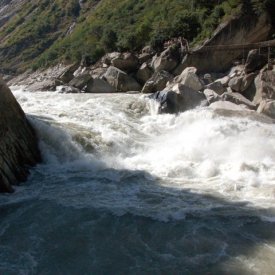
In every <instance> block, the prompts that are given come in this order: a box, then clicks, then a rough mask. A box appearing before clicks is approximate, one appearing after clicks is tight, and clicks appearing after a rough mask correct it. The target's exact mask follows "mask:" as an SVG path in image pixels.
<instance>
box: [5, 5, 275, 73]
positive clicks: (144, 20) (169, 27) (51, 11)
mask: <svg viewBox="0 0 275 275" xmlns="http://www.w3.org/2000/svg"><path fill="white" fill-rule="evenodd" d="M13 2H14V3H17V7H19V8H18V12H17V13H16V15H13V16H10V17H9V18H8V19H5V20H6V21H5V20H4V21H3V23H2V26H1V24H0V41H1V45H0V60H1V61H0V62H1V63H0V68H1V69H4V70H10V71H16V70H18V69H19V71H22V70H25V69H27V68H30V67H32V68H34V69H37V68H39V67H47V66H49V65H52V64H56V63H57V62H59V61H68V62H75V61H79V60H80V59H81V58H82V57H83V56H86V57H88V58H89V59H90V60H91V62H95V61H96V60H97V59H98V58H99V57H101V56H102V55H103V54H104V52H109V51H113V50H139V49H141V48H142V47H143V46H144V45H146V44H148V43H151V44H152V45H155V44H157V43H162V41H163V40H164V39H167V38H169V37H173V36H184V37H186V38H187V39H188V40H189V41H190V42H191V41H194V42H196V41H200V40H202V39H204V38H206V37H209V36H210V35H211V33H212V32H213V30H214V29H215V28H216V26H217V25H218V24H219V23H220V22H221V21H222V20H227V19H228V18H230V17H231V16H234V15H236V14H240V13H241V12H242V10H243V9H244V7H245V6H246V7H249V8H250V9H252V8H253V9H254V10H256V11H257V12H262V10H264V9H266V7H267V6H268V5H270V3H271V2H272V1H270V0H265V1H259V0H213V1H206V0H196V1H195V0H193V1H190V0H169V1H168V0H139V1H136V0H116V1H113V0H82V1H78V0H55V1H51V0H40V1H39V0H34V1H24V0H21V1H20V0H4V1H3V0H2V1H1V2H0V22H1V7H4V5H6V9H7V7H9V6H11V5H12V3H13ZM18 4H20V5H19V6H18Z"/></svg>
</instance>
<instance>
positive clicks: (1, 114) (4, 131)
mask: <svg viewBox="0 0 275 275" xmlns="http://www.w3.org/2000/svg"><path fill="white" fill-rule="evenodd" d="M38 161H40V153H39V149H38V143H37V138H36V135H35V132H34V130H33V129H32V127H31V125H30V124H29V122H28V121H27V119H26V116H25V114H24V112H23V110H22V109H21V107H20V105H19V104H18V103H17V101H16V99H15V97H14V96H13V94H12V93H11V91H10V89H9V88H8V87H7V86H6V84H5V83H4V81H3V80H2V79H1V78H0V192H12V191H13V188H12V185H14V184H18V183H19V182H21V181H24V180H26V178H27V175H28V169H29V167H30V166H33V165H35V164H36V163H37V162H38Z"/></svg>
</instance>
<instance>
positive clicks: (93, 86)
mask: <svg viewBox="0 0 275 275" xmlns="http://www.w3.org/2000/svg"><path fill="white" fill-rule="evenodd" d="M115 91H116V90H115V88H114V87H112V86H111V85H110V84H109V83H108V82H107V81H105V80H103V79H100V78H95V79H93V81H90V82H89V84H88V85H87V87H86V89H85V92H87V93H114V92H115Z"/></svg>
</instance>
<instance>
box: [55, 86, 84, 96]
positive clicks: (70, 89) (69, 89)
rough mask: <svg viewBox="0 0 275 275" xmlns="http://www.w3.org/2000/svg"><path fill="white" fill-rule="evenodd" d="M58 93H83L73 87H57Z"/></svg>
mask: <svg viewBox="0 0 275 275" xmlns="http://www.w3.org/2000/svg"><path fill="white" fill-rule="evenodd" d="M56 91H57V92H58V93H61V94H76V93H81V91H80V90H79V89H77V88H75V87H71V86H57V87H56Z"/></svg>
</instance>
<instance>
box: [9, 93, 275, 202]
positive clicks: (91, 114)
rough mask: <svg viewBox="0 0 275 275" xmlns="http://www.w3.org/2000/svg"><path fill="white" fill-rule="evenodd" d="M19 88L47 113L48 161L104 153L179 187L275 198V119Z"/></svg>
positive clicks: (40, 126)
mask: <svg viewBox="0 0 275 275" xmlns="http://www.w3.org/2000/svg"><path fill="white" fill-rule="evenodd" d="M14 93H15V95H16V97H17V98H18V100H19V102H20V104H21V105H22V107H23V108H24V110H25V111H26V112H27V113H29V114H32V115H36V116H43V118H40V119H37V118H33V123H34V125H35V127H36V129H37V131H38V134H39V137H40V141H41V148H42V151H43V155H44V158H45V160H46V161H47V163H48V164H49V165H50V164H51V163H55V164H56V163H57V162H59V163H64V162H66V163H67V165H69V163H70V162H71V163H74V165H76V162H77V161H78V160H80V161H79V162H78V164H79V165H82V166H83V163H85V162H86V163H87V165H86V166H87V167H91V166H93V165H95V164H96V163H97V161H98V160H100V161H101V162H103V163H104V165H105V167H108V168H115V169H128V170H132V171H136V170H142V171H145V172H147V173H149V174H151V175H152V176H155V177H160V178H162V179H164V181H163V182H166V183H165V184H167V182H169V184H170V186H171V187H173V188H181V189H184V188H192V189H193V190H199V192H209V191H211V190H212V192H218V193H220V194H221V195H222V196H228V197H230V198H231V197H232V196H234V197H238V198H240V199H245V200H249V201H251V202H253V203H263V201H264V202H265V203H266V204H268V203H270V204H271V203H274V199H275V165H274V164H275V129H274V125H272V124H266V123H262V122H258V121H254V120H252V119H251V118H246V117H229V116H226V117H222V116H220V117H219V116H217V115H216V114H215V113H214V111H213V110H211V109H196V110H193V111H188V112H185V113H182V114H180V115H178V116H175V115H157V114H156V112H154V111H150V108H151V110H152V106H150V104H151V105H152V103H151V101H148V100H146V99H145V98H144V97H142V96H139V95H120V94H112V95H109V94H107V95H91V94H77V95H73V94H71V95H69V94H66V95H64V94H62V95H61V94H57V93H47V92H46V93H45V92H44V93H28V92H23V91H22V89H21V90H20V89H17V90H14ZM45 116H46V118H45ZM41 119H42V121H41ZM43 121H47V123H45V122H43ZM89 148H92V149H91V151H89V150H88V149H89ZM70 166H72V165H70ZM128 191H129V190H128Z"/></svg>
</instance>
